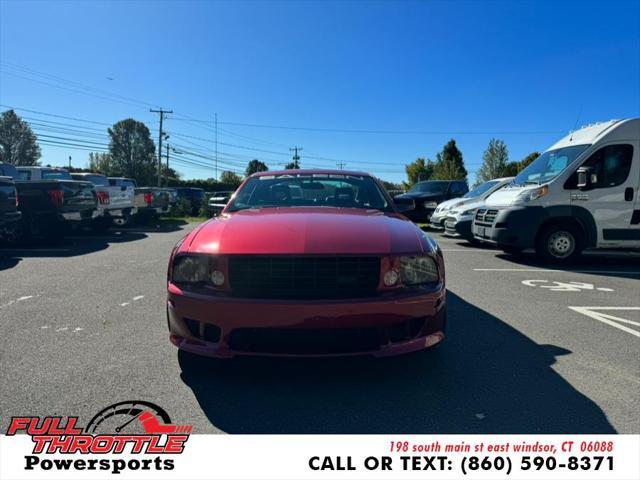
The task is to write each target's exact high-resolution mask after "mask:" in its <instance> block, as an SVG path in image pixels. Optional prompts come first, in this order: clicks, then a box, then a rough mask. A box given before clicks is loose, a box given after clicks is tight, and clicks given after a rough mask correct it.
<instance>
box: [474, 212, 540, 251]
mask: <svg viewBox="0 0 640 480" xmlns="http://www.w3.org/2000/svg"><path fill="white" fill-rule="evenodd" d="M546 216H547V215H546V212H545V210H544V208H543V207H506V208H482V209H478V211H477V212H476V215H475V217H474V219H473V223H472V226H471V232H472V234H473V237H474V238H475V239H476V240H479V241H481V242H487V243H491V244H494V245H498V246H503V247H507V246H508V247H515V248H521V249H526V248H533V247H534V244H535V238H536V234H537V232H538V228H539V226H540V225H541V224H542V222H543V221H544V220H545V218H546Z"/></svg>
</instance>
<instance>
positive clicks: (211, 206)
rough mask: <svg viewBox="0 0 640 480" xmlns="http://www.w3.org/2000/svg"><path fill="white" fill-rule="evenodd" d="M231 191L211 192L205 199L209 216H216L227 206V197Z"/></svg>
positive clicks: (228, 197)
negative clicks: (207, 198) (206, 199)
mask: <svg viewBox="0 0 640 480" xmlns="http://www.w3.org/2000/svg"><path fill="white" fill-rule="evenodd" d="M233 193H234V192H233V191H226V192H213V193H212V194H211V196H210V197H209V200H208V201H207V213H208V214H209V216H210V217H217V216H218V215H220V212H222V210H223V209H224V207H226V206H227V203H229V199H230V198H231V196H232V195H233Z"/></svg>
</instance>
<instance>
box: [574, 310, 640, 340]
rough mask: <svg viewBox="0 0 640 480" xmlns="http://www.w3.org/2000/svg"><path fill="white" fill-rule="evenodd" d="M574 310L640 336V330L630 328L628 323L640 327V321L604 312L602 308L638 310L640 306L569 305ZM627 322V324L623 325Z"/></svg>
mask: <svg viewBox="0 0 640 480" xmlns="http://www.w3.org/2000/svg"><path fill="white" fill-rule="evenodd" d="M569 308H570V309H571V310H573V311H574V312H578V313H581V314H583V315H586V316H587V317H591V318H593V319H594V320H598V321H599V322H602V323H606V324H607V325H610V326H612V327H615V328H617V329H619V330H622V331H623V332H627V333H630V334H631V335H634V336H636V337H640V331H638V330H635V329H633V328H629V327H627V326H626V325H633V326H635V327H640V322H635V321H633V320H627V319H626V318H620V317H617V316H614V315H611V314H608V313H602V310H611V311H616V312H618V311H638V310H640V307H569ZM621 324H626V325H621Z"/></svg>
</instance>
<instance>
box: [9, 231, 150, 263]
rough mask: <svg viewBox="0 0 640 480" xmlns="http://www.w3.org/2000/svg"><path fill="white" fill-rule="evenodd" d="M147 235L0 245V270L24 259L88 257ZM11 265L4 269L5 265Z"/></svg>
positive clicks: (110, 234)
mask: <svg viewBox="0 0 640 480" xmlns="http://www.w3.org/2000/svg"><path fill="white" fill-rule="evenodd" d="M146 237H147V235H146V234H144V233H138V232H122V233H119V232H106V233H104V234H102V235H100V236H93V235H83V234H74V235H69V236H67V237H65V238H63V239H60V240H58V241H55V242H52V241H47V240H43V239H34V240H30V241H28V242H24V243H20V244H16V245H6V244H3V245H0V270H2V269H4V268H11V267H13V266H15V265H17V264H18V262H19V261H20V260H21V259H22V258H66V257H77V256H79V255H87V254H90V253H94V252H97V251H100V250H104V249H106V248H109V245H111V244H115V243H126V242H134V241H137V240H142V239H144V238H146ZM5 264H6V265H10V266H7V267H3V265H5Z"/></svg>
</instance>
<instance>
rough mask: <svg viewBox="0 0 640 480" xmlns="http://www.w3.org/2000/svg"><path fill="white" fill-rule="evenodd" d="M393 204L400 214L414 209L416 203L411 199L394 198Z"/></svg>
mask: <svg viewBox="0 0 640 480" xmlns="http://www.w3.org/2000/svg"><path fill="white" fill-rule="evenodd" d="M393 203H394V204H395V206H396V208H397V209H398V211H399V212H400V213H404V212H410V211H411V210H415V209H416V202H415V200H414V199H413V198H403V197H396V198H394V199H393Z"/></svg>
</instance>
